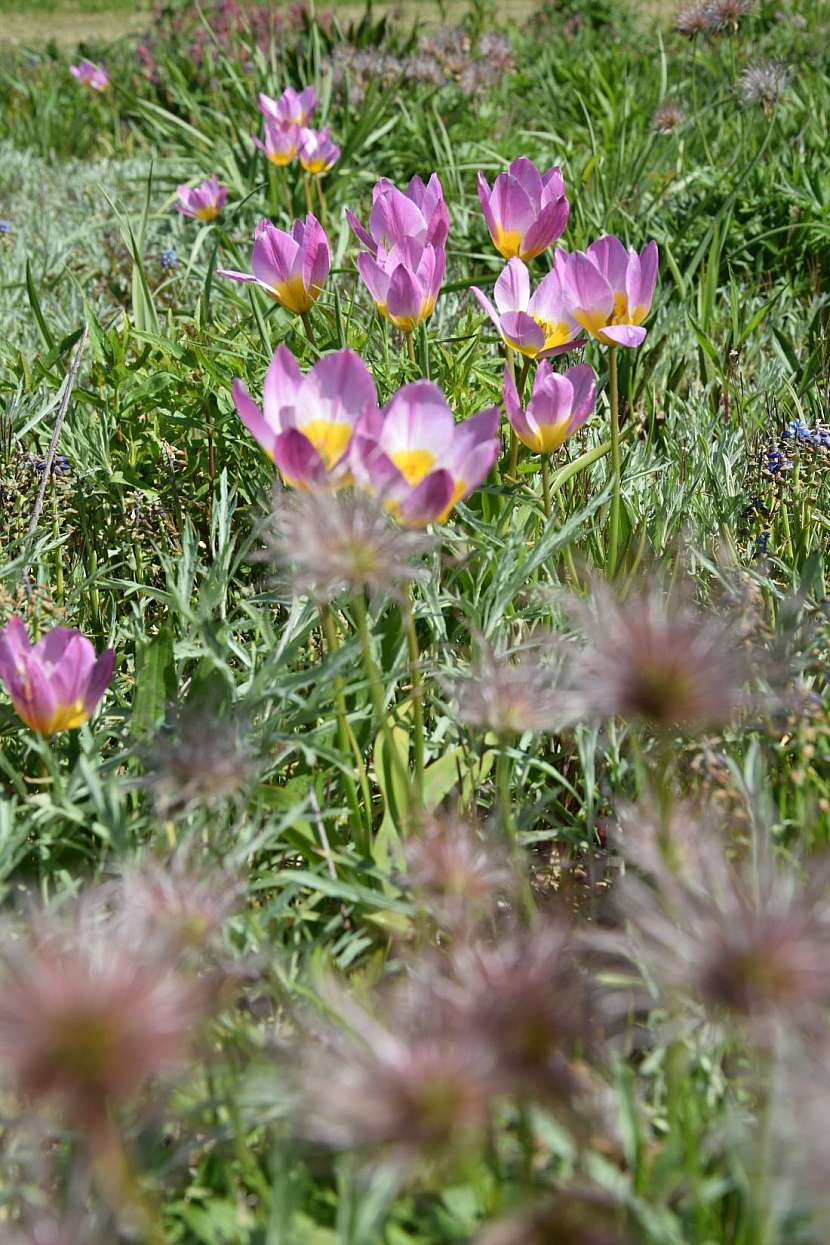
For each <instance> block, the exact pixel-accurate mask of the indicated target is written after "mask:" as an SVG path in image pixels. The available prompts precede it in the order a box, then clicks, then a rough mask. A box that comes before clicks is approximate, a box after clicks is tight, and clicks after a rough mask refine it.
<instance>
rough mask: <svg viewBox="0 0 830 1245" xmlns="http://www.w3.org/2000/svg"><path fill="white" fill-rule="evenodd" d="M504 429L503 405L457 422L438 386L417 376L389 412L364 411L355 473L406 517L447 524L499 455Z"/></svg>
mask: <svg viewBox="0 0 830 1245" xmlns="http://www.w3.org/2000/svg"><path fill="white" fill-rule="evenodd" d="M498 429H499V411H498V407H495V406H491V407H488V408H487V410H484V411H479V412H478V414H477V415H473V416H472V417H471V418H470V419H467V420H465V421H464V422H463V423H461V424H456V422H455V420H454V419H453V414H452V411H451V410H450V408H449V406H448V405H447V401H446V399H445V397H444V395H443V394H442V393H441V390H440V389H439V388H438V386H437V385H434V384H433V383H432V382H431V381H428V380H419V381H415V382H413V383H412V384H408V385H404V386H403V388H401V389H399V390H398V392H397V393H396V394H395V395H394V397H393V398H392V400H391V401H390V402H389V404H388V406H386V407H385V408H384V409H383V410H382V411H378V410H368V411H367V412H366V413H365V414H364V416H363V417H362V419H361V420H360V422H359V423H358V425H357V427H356V428H355V433H354V440H353V442H352V451H351V467H352V472H353V475H354V478H355V481H356V483H357V484H358V485H359V486H360V487H361V488H363V489H365V490H366V491H368V492H370V493H373V494H376V495H378V496H379V497H380V498H381V499H382V500H383V503H384V505H385V506H386V507H387V508H388V509H389V510H390V511H391V512H392V513H393V514H394V515H396V517H397V518H399V519H400V520H401V522H402V523H406V524H411V525H412V526H416V527H421V526H423V525H424V524H427V523H432V522H443V521H444V520H445V519H446V518H447V516H448V515H449V513H450V511H451V510H452V508H453V506H454V505H455V504H456V502H458V501H461V500H463V499H464V498H466V497H469V496H470V494H471V493H473V492H474V491H475V490H476V489H477V488H478V487H479V485H480V484H481V483H482V481H483V480H484V479H485V477H486V476H487V473H488V472H489V470H490V468H491V467H492V466H493V463H494V462H495V461H496V459H497V458H498V455H499V450H500V449H501V441H500V439H499V435H498Z"/></svg>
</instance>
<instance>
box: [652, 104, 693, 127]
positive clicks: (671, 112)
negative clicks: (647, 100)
mask: <svg viewBox="0 0 830 1245" xmlns="http://www.w3.org/2000/svg"><path fill="white" fill-rule="evenodd" d="M685 120H686V114H685V113H684V112H683V109H682V108H681V107H680V105H679V104H673V103H671V102H669V103H666V104H661V106H660V107H659V108H657V109H656V110H655V112H654V113H653V114H652V118H651V124H652V126H653V127H654V129H655V130H657V132H658V134H671V132H672V131H673V130H676V129H677V127H678V126H679V125H682V123H683V122H684V121H685Z"/></svg>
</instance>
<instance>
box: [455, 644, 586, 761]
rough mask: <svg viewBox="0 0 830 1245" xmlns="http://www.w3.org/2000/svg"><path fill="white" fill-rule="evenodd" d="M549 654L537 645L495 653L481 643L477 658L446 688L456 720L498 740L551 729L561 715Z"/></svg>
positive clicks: (553, 667) (561, 700)
mask: <svg viewBox="0 0 830 1245" xmlns="http://www.w3.org/2000/svg"><path fill="white" fill-rule="evenodd" d="M551 656H552V654H550V653H545V652H543V651H542V649H541V647H540V646H539V645H538V644H537V645H535V646H534V647H533V648H531V647H528V648H526V649H524V650H523V651H520V652H517V653H497V652H495V651H494V650H493V649H492V648H490V647H489V645H487V644H482V645H481V651H480V655H479V657H478V660H477V662H476V664H475V666H474V667H473V669H472V670H471V671H470V673H469V674H468V675H466V676H465V677H463V678H461V679H458V680H457V681H455V682H453V683H449V681H447V682H448V686H447V690H448V692H451V693H452V694H453V695H454V697H455V699H456V700H457V702H458V718H459V719H460V721H462V722H464V723H466V724H467V725H468V726H474V727H477V728H479V729H480V730H485V731H494V732H495V733H496V734H497V735H499V736H500V738H502V739H509V738H510V737H511V736H514V735H519V734H521V733H522V732H523V731H544V730H551V729H552V727H553V725H554V723H555V722H556V721H558V720H559V719H560V718H561V716H562V710H563V696H562V693H561V692H560V691H559V690H558V688H557V679H556V675H557V671H556V669H555V666H554V664H553V662H552V660H548V658H549V657H551Z"/></svg>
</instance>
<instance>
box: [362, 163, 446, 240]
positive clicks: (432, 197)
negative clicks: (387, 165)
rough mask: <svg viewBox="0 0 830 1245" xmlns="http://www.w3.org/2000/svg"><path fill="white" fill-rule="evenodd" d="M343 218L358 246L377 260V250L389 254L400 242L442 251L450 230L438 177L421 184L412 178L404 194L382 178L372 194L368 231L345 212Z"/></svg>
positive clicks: (434, 175)
mask: <svg viewBox="0 0 830 1245" xmlns="http://www.w3.org/2000/svg"><path fill="white" fill-rule="evenodd" d="M346 217H347V219H348V221H349V224H350V225H351V227H352V231H353V233H354V235H355V237H356V238H357V240H358V242H359V243H360V244H361V246H363V247H365V249H366V250H367V251H368V252H369V254H370V255H372V256H374V257H377V253H378V248H382V250H383V251H384V252H389V251H391V250H392V249H393V247H395V246H396V245H397V243H399V242H405V241H407V240H408V239H411V240H412V241H414V242H417V243H419V244H420V245H421V246H431V247H435V248H438V249H441V248H443V246H444V244H445V243H446V241H447V235H448V233H449V228H450V218H449V212H448V211H447V205H446V203H445V202H444V190H443V187H442V186H441V180H440V178H439V177H438V174H437V173H433V174H432V176H431V177H430V179H429V181H428V182H426V183H424V181H423V180H422V179H421V178H420V177H417V176H416V177H413V178H412V179H411V181H410V183H409V185H408V186H407V188H406V190H405V191H404V190H398V188H397V186H394V185H393V184H392V182H390V181H389V180H388V178H385V177H382V178H381V179H380V181H379V182H377V183H376V184H375V187H374V190H373V191H372V211H371V215H370V217H369V228H368V230H367V229H365V228H364V227H363V225H361V223H360V221H359V220H358V219H357V217H356V216H355V215H354V213H353V212H350V211H349V210H348V208H347V209H346Z"/></svg>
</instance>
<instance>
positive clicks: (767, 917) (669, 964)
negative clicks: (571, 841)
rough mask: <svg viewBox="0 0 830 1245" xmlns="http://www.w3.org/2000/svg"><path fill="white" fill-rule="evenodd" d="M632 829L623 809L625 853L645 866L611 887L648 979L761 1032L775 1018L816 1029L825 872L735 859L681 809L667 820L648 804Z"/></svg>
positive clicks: (826, 953)
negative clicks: (804, 873)
mask: <svg viewBox="0 0 830 1245" xmlns="http://www.w3.org/2000/svg"><path fill="white" fill-rule="evenodd" d="M632 828H633V816H632V815H631V814H630V813H629V815H628V818H627V820H626V821H625V822H624V831H623V835H624V840H625V841H626V844H627V848H626V852H627V855H628V856H629V858H630V857H631V856H632V855H633V858H634V860H635V861H636V862H637V865H638V867H639V868H640V869H642V870H643V872H642V873H641V874H639V875H638V874H637V873H636V872H634V871H629V872H628V873H627V874H626V876H625V878H624V879H622V881H621V882H620V883H619V884H618V886H617V888H616V906H617V908H618V911H619V912H620V914H621V917H622V918H623V919H624V921H625V923H626V925H627V928H628V930H629V938H630V946H631V954H632V958H633V959H634V960H635V962H637V963H639V964H640V965H641V966H643V968H644V969H645V972H646V974H647V977H648V978H649V979H651V980H652V981H653V982H654V983H656V984H657V985H658V986H659V987H661V988H662V989H663V990H664V991H665V992H666V997H667V998H668V999H669V1000H670V999H671V998H672V997H674V998H675V999H677V998H678V997H679V998H685V999H686V1000H687V1001H688V1002H689V1003H690V1004H691V1005H692V1007H693V1008H694V1007H702V1008H703V1010H704V1012H705V1013H706V1014H707V1015H709V1016H710V1017H712V1018H714V1019H718V1018H719V1019H724V1018H725V1017H731V1018H732V1019H733V1020H737V1021H739V1022H741V1023H742V1024H745V1025H746V1026H748V1027H749V1028H750V1029H751V1031H752V1036H753V1037H754V1038H755V1039H756V1040H766V1038H767V1037H768V1036H769V1035H770V1033H771V1032H772V1031H774V1029H775V1026H776V1025H779V1024H783V1025H784V1026H786V1027H790V1028H792V1029H795V1028H796V1027H800V1028H801V1029H802V1030H804V1031H807V1030H809V1029H811V1028H815V1029H818V1028H819V1027H820V1026H819V1025H818V1023H817V1022H818V1018H819V1017H820V1016H821V1014H822V1013H823V1010H824V1009H825V1008H826V1007H827V1004H828V1003H829V1002H830V870H828V868H827V867H826V866H824V865H822V866H821V867H820V868H818V869H816V868H814V869H813V871H812V873H811V877H810V880H809V881H808V882H802V880H801V879H800V878H799V876H798V873H797V871H796V869H795V868H794V867H792V866H784V865H783V864H781V863H779V862H778V861H776V860H774V859H772V858H771V857H769V856H767V855H765V854H764V853H761V854H760V855H759V854H758V853H757V852H756V854H753V855H752V856H751V857H750V858H748V859H747V860H742V859H737V860H731V859H729V858H728V856H727V852H726V842H725V841H724V837H723V835H722V832H721V831H720V830H719V829H718V828H717V827H715V826H713V825H711V824H709V823H708V822H706V821H705V820H704V819H702V818H701V819H699V820H698V821H697V823H696V824H695V822H694V820H693V815H692V813H691V810H690V809H688V808H685V807H684V806H680V809H679V810H678V813H677V814H676V815H675V816H673V817H671V818H670V819H669V820H668V821H666V819H665V818H664V819H662V820H661V819H660V818H659V817H658V816H657V815H656V814H655V812H654V811H653V810H650V809H648V808H646V809H643V810H641V811H640V820H639V823H638V825H637V826H636V829H635V830H634V832H633V834H632ZM632 837H635V838H636V840H637V842H636V844H635V845H632V844H631V842H630V840H631V838H632ZM632 846H633V851H632Z"/></svg>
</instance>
